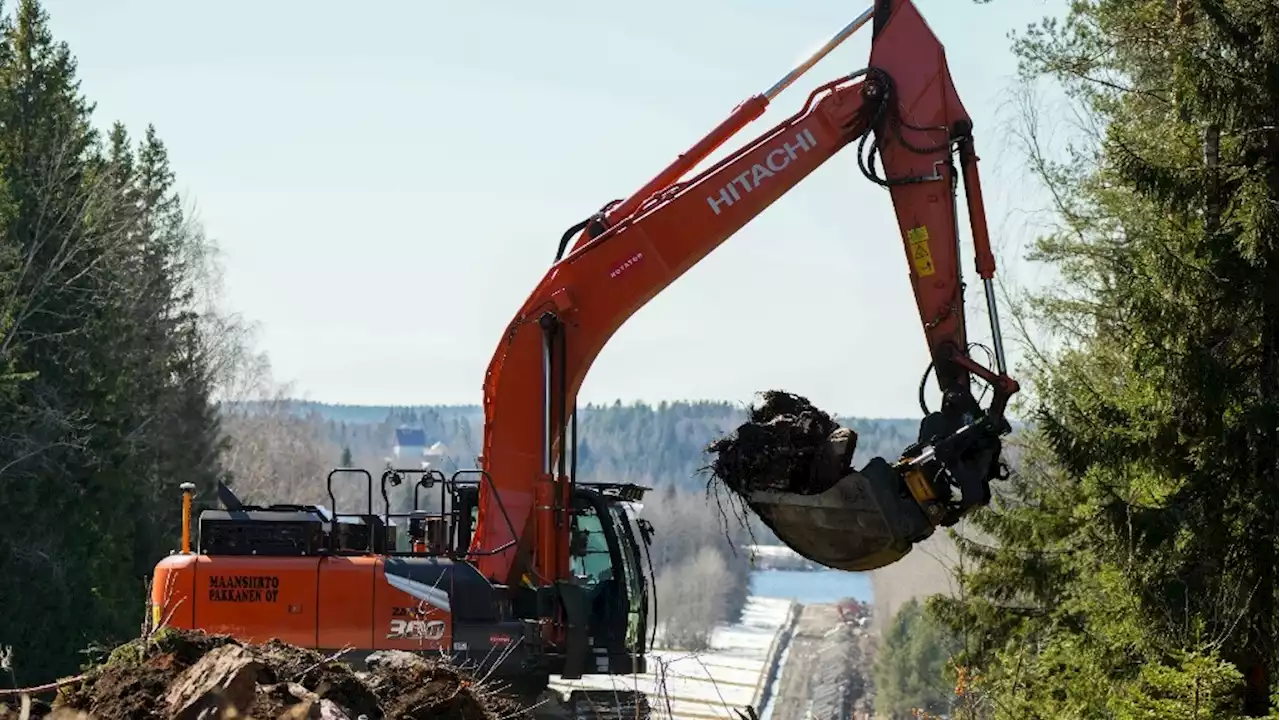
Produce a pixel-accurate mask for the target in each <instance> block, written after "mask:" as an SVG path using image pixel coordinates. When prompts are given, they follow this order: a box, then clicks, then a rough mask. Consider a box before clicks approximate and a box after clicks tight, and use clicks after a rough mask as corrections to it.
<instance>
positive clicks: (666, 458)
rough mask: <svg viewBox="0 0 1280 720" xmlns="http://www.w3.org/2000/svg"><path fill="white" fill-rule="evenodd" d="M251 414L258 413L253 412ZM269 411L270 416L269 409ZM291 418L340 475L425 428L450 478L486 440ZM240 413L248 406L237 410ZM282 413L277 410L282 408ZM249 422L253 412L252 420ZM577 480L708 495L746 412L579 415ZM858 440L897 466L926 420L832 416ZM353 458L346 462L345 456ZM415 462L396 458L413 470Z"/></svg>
mask: <svg viewBox="0 0 1280 720" xmlns="http://www.w3.org/2000/svg"><path fill="white" fill-rule="evenodd" d="M249 407H252V404H249ZM262 407H263V409H264V410H266V409H267V406H262ZM287 407H288V412H289V413H290V414H292V415H293V416H294V417H296V418H298V419H299V420H303V421H305V422H306V424H307V425H308V426H310V427H313V428H315V430H314V432H315V434H316V435H317V436H319V437H317V440H318V441H319V442H320V443H321V444H322V446H323V447H325V448H327V449H326V450H323V455H324V456H326V457H332V460H331V462H332V463H333V464H334V465H338V464H341V463H340V459H345V458H349V459H350V460H351V462H352V464H354V465H355V466H357V467H365V468H371V467H380V466H382V465H383V464H384V463H385V462H387V461H388V460H389V459H391V458H392V456H393V454H394V453H393V448H394V445H395V440H394V437H395V430H396V428H397V427H400V426H402V425H408V426H411V427H414V428H421V429H422V430H423V431H424V434H425V437H426V444H427V445H433V444H435V443H437V442H439V443H441V444H443V445H444V446H445V448H446V449H447V450H446V459H445V461H444V463H443V467H442V468H441V469H443V470H445V471H446V472H452V471H454V470H459V469H466V468H474V467H475V466H476V462H475V458H476V457H477V456H478V455H479V454H480V447H481V444H482V441H483V434H484V413H483V409H482V408H481V406H480V405H413V406H407V405H406V406H400V407H394V406H392V407H388V406H385V405H384V406H374V405H341V404H332V403H323V402H315V401H309V400H294V401H289V402H288V404H287ZM238 409H240V410H241V411H243V410H245V409H246V405H240V406H239V408H238ZM276 409H277V410H278V409H279V406H278V405H277V406H276ZM250 413H251V414H252V410H250ZM579 413H580V414H579V418H578V432H579V440H578V474H579V478H580V479H581V480H583V481H587V482H620V481H626V482H639V483H643V484H646V485H649V486H651V487H662V486H665V485H675V486H677V487H684V488H689V489H693V488H697V487H703V486H705V484H706V480H707V476H706V474H705V473H704V472H703V471H702V469H703V468H704V467H705V466H706V465H707V464H708V462H709V461H710V459H711V458H710V456H709V455H707V453H706V452H705V449H706V447H707V445H708V444H710V443H711V442H712V441H714V440H715V439H717V438H719V437H721V436H723V435H725V434H727V433H730V432H732V431H733V430H735V429H736V428H737V427H738V426H739V425H740V424H742V423H743V422H744V421H745V420H746V417H747V407H746V405H745V404H743V403H731V402H726V401H712V400H702V401H675V402H659V403H657V404H656V405H652V404H648V403H644V402H631V403H629V404H624V403H623V402H621V401H616V402H614V403H612V404H589V405H584V406H582V407H580V408H579ZM835 419H836V421H837V422H838V423H840V424H841V425H844V426H845V427H849V428H851V429H853V430H854V431H855V432H857V433H858V445H857V450H856V452H855V455H854V462H855V464H856V465H857V466H861V465H863V464H865V463H866V462H867V461H869V460H870V459H872V458H873V457H884V458H896V457H898V455H899V454H900V453H901V452H902V451H903V450H904V449H905V448H906V447H907V446H908V445H910V444H912V443H913V442H915V441H916V437H917V433H918V430H919V425H920V420H919V418H858V417H843V416H839V415H837V416H835ZM348 453H349V454H348ZM416 460H417V458H412V457H401V458H397V459H396V461H397V464H403V465H402V466H407V465H408V464H415V465H416V462H415V461H416Z"/></svg>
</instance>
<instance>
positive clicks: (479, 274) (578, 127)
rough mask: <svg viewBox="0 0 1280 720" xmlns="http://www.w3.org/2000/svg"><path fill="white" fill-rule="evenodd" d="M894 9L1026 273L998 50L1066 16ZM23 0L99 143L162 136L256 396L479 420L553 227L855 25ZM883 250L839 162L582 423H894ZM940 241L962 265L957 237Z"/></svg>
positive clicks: (900, 400) (419, 8)
mask: <svg viewBox="0 0 1280 720" xmlns="http://www.w3.org/2000/svg"><path fill="white" fill-rule="evenodd" d="M916 4H917V6H918V7H919V8H920V10H921V12H922V13H923V14H924V16H925V18H926V20H927V21H928V23H929V25H930V27H931V28H932V29H933V31H934V32H935V34H937V35H938V37H939V38H940V40H941V41H942V43H943V45H944V46H945V48H946V52H947V59H948V62H949V64H950V67H951V73H952V77H953V78H954V81H955V83H956V86H957V88H958V91H959V93H960V96H961V98H962V100H963V102H964V103H965V105H966V107H967V108H968V110H969V113H970V115H971V116H972V117H973V119H974V123H975V130H974V134H975V139H976V143H977V147H978V154H979V156H980V157H981V158H982V163H981V165H980V167H981V170H982V173H983V183H984V194H985V196H986V200H987V206H988V218H989V222H990V224H991V228H992V233H993V236H994V240H995V243H996V244H997V245H998V247H999V251H998V253H999V254H998V259H999V260H1000V261H1001V262H1002V263H1004V265H1003V266H1002V267H1001V269H1000V272H1001V273H1003V274H1005V275H1009V276H1010V277H1012V278H1014V279H1015V280H1025V279H1026V278H1024V277H1020V276H1019V273H1021V272H1024V269H1023V264H1024V263H1023V261H1021V260H1019V259H1018V258H1017V248H1018V247H1019V246H1021V245H1023V244H1025V243H1026V241H1027V240H1028V239H1029V231H1028V229H1027V227H1026V223H1025V222H1024V221H1023V220H1019V218H1023V217H1025V216H1026V214H1027V213H1028V212H1029V211H1030V210H1032V209H1033V207H1032V206H1034V205H1036V203H1037V202H1038V201H1037V200H1036V198H1034V197H1031V196H1030V195H1029V194H1028V191H1027V185H1028V180H1027V178H1026V175H1025V172H1023V170H1022V168H1021V164H1020V158H1019V156H1018V153H1017V152H1016V151H1015V150H1014V148H1013V147H1012V146H1011V143H1010V141H1009V140H1008V137H1007V135H1008V133H1007V129H1006V128H1007V123H1008V118H1007V110H1008V98H1009V93H1010V91H1011V88H1012V86H1013V83H1014V81H1015V77H1014V74H1015V70H1016V61H1015V58H1014V57H1013V55H1012V53H1011V52H1010V41H1009V39H1008V37H1007V34H1008V33H1009V31H1011V30H1020V29H1023V28H1025V27H1026V26H1027V24H1028V23H1032V22H1036V21H1038V20H1039V19H1040V18H1041V17H1044V16H1046V15H1060V14H1061V12H1062V8H1063V6H1064V5H1065V2H1064V0H994V2H992V3H990V4H982V5H980V4H975V3H974V2H972V1H971V0H916ZM45 7H46V10H47V11H48V12H49V14H50V17H51V23H52V26H53V31H54V33H55V36H56V37H57V38H58V39H60V40H64V41H66V42H67V43H68V44H69V45H70V46H71V50H72V52H73V54H74V55H75V56H76V57H77V59H78V62H79V75H80V78H81V82H82V85H81V88H82V91H83V92H84V93H85V94H86V95H87V96H88V97H89V98H90V100H91V101H93V102H95V103H96V112H95V118H96V121H97V123H98V124H99V125H100V126H102V127H106V126H108V125H109V124H110V123H111V122H114V121H117V120H119V121H122V122H124V123H125V124H126V125H127V126H128V127H129V128H130V129H131V131H132V132H133V133H134V134H135V135H136V136H140V135H141V133H142V131H143V129H144V128H145V127H146V125H147V124H148V123H152V124H154V125H155V126H156V129H157V131H158V133H159V135H160V137H161V138H162V140H163V141H164V142H165V143H166V145H167V146H168V148H169V152H170V158H171V161H172V163H173V166H174V169H175V171H176V173H177V177H178V186H179V190H180V191H181V192H182V193H183V194H184V197H185V198H186V200H187V202H188V203H192V204H194V206H195V208H196V212H197V218H198V219H199V221H200V222H201V224H202V225H203V227H204V229H205V231H206V233H207V234H208V235H209V236H210V237H211V238H212V239H213V240H214V241H215V242H216V243H217V244H218V245H219V247H220V249H221V253H222V258H221V262H222V266H223V271H224V278H223V281H224V283H225V297H226V301H227V303H228V305H229V307H230V308H231V309H233V310H235V311H236V312H239V313H242V314H243V315H244V316H245V317H246V318H248V319H249V320H252V321H253V322H255V323H256V324H257V325H258V328H259V330H258V334H257V343H258V348H259V349H260V350H264V351H265V352H266V353H268V355H269V357H270V360H271V364H272V368H273V372H274V375H275V377H276V379H277V380H280V381H287V382H292V383H293V385H294V387H295V389H296V391H297V393H298V394H299V395H302V396H305V397H307V398H310V399H314V400H321V401H325V402H335V403H353V404H377V405H389V404H394V405H410V404H429V403H450V404H452V403H478V402H479V401H480V399H481V390H482V382H483V376H484V371H485V367H486V366H487V364H488V362H489V358H490V356H491V355H492V353H493V351H494V349H495V347H496V345H497V342H498V340H499V338H500V336H501V333H502V331H503V330H504V328H505V327H506V325H507V323H508V322H509V321H510V320H511V318H512V316H513V315H514V313H515V312H516V310H517V309H518V308H519V306H520V305H521V304H522V303H523V301H524V299H525V297H526V296H527V295H528V293H529V292H530V291H531V290H532V289H533V287H534V286H535V285H536V283H537V282H538V281H539V279H540V278H541V277H542V275H543V274H544V273H545V272H546V270H547V268H548V267H549V264H550V262H551V260H552V259H553V257H554V254H555V248H556V245H557V243H558V240H559V238H560V235H561V234H562V233H563V231H564V230H565V229H566V228H567V227H568V226H570V225H572V224H574V223H576V222H578V221H579V220H581V219H582V218H584V217H586V216H588V215H590V214H591V213H593V212H594V211H596V210H597V209H598V208H599V207H600V206H601V205H603V204H604V203H605V202H607V201H609V200H612V199H614V198H619V197H624V196H627V195H629V194H631V192H632V191H634V190H636V189H638V188H639V187H640V186H641V185H642V184H643V183H644V182H646V181H647V180H648V179H649V178H650V177H652V176H653V175H654V174H656V173H657V171H658V170H660V169H661V168H662V167H664V166H665V165H666V164H668V163H669V162H670V161H671V160H672V159H674V157H675V156H676V155H678V154H679V153H681V152H683V151H684V150H685V149H686V148H688V147H689V146H690V145H692V144H693V143H694V142H696V141H697V140H698V139H699V138H700V137H702V136H703V135H704V134H705V133H706V132H707V131H709V130H710V129H711V128H712V127H714V126H715V125H716V124H717V123H719V122H720V121H721V120H723V119H724V118H725V117H726V116H727V115H728V114H729V113H730V112H731V111H732V110H733V108H734V107H735V106H736V105H737V104H738V103H740V102H741V101H742V100H744V99H746V98H747V97H749V96H751V95H753V94H755V93H759V92H762V91H763V90H764V89H765V88H767V87H769V86H770V85H772V84H773V83H774V81H776V80H777V79H778V78H780V77H781V76H782V75H784V74H785V73H786V72H787V71H788V70H789V69H790V68H791V67H792V66H793V65H794V64H795V63H796V62H797V61H798V60H799V59H801V58H802V57H804V56H805V55H807V54H808V51H810V50H812V49H814V48H816V47H817V46H818V45H820V44H821V43H822V42H824V41H825V40H826V39H827V38H828V37H829V36H830V35H831V34H832V33H834V32H836V31H837V30H839V29H840V28H841V27H842V26H844V25H845V24H846V23H847V22H848V21H849V20H851V19H852V18H853V17H855V16H856V15H857V14H858V13H859V12H860V11H861V10H863V9H864V7H863V6H862V5H861V4H858V3H847V2H834V1H833V0H786V1H783V0H774V1H773V2H762V1H760V0H738V1H736V2H730V1H729V0H699V1H698V2H690V1H688V0H684V1H681V2H677V1H676V0H655V1H650V2H645V3H643V4H640V3H622V2H607V3H605V2H594V3H589V2H586V0H574V1H570V0H558V1H556V2H545V3H527V2H516V1H515V0H493V1H491V2H483V3H481V2H439V1H436V2H429V1H426V0H416V1H412V0H384V1H383V2H379V3H371V4H370V5H368V6H365V7H366V8H374V7H376V11H370V10H368V9H366V10H365V11H358V10H356V9H355V8H356V6H355V5H354V4H352V3H337V2H332V1H331V0H306V1H305V2H303V1H302V0H272V1H271V2H260V1H259V2H252V3H251V2H248V1H247V0H224V1H223V2H219V3H193V2H173V0H94V1H93V2H84V1H83V0H46V2H45ZM869 52H870V28H865V29H864V30H863V31H862V32H860V33H859V34H858V35H856V36H855V37H854V38H852V39H851V40H850V41H849V42H847V43H845V44H844V45H843V46H841V47H840V48H839V49H837V50H836V51H835V52H834V53H832V54H831V55H829V56H828V57H827V58H826V59H825V60H823V61H822V62H820V63H819V64H818V65H816V66H815V67H814V68H813V69H812V70H811V71H810V72H809V73H808V74H807V75H806V76H805V77H803V78H802V79H801V80H800V81H799V82H797V83H796V84H795V85H794V86H792V87H791V88H790V89H789V90H787V91H786V92H784V93H783V94H782V95H780V96H779V97H777V98H776V99H775V100H774V102H773V104H772V105H771V107H770V111H769V112H768V113H767V114H766V115H765V116H764V117H763V118H761V119H760V120H757V121H756V122H755V123H754V124H752V125H751V126H748V128H747V129H746V130H744V131H743V132H742V133H741V134H740V135H739V136H737V137H736V138H735V139H734V140H733V141H731V142H730V143H729V144H728V147H726V148H725V151H724V152H728V151H729V150H731V149H733V148H737V147H740V146H742V145H744V144H746V143H747V142H748V141H749V139H750V138H752V137H755V136H757V135H759V134H761V133H763V132H764V131H765V130H767V129H769V128H770V127H772V126H773V125H774V124H776V123H778V122H780V121H781V120H783V119H784V118H786V117H788V116H789V115H791V114H792V113H794V112H795V111H796V110H798V109H799V108H800V106H801V104H802V103H803V101H804V98H805V97H806V96H807V95H808V94H809V92H810V91H811V90H812V89H813V88H814V87H816V86H818V85H820V84H823V83H825V82H827V81H829V80H831V79H834V78H836V77H839V76H841V75H843V74H846V73H848V72H850V71H852V70H855V69H858V68H861V67H863V66H864V65H865V64H866V62H867V58H868V53H869ZM716 157H717V158H718V157H719V155H717V156H716ZM1032 195H1033V194H1032ZM961 223H962V228H966V227H967V220H966V219H965V218H963V217H962V220H961ZM898 237H899V236H898V229H897V227H896V222H895V220H894V215H893V206H892V203H891V202H890V201H889V198H888V195H887V193H886V192H885V191H884V190H883V189H881V188H879V187H877V186H875V185H873V184H872V183H871V182H870V181H868V180H866V179H865V178H863V177H862V175H861V174H860V172H859V171H858V169H857V166H856V157H855V151H854V148H852V147H849V148H847V149H846V150H845V151H844V152H842V153H840V154H838V155H837V156H836V157H834V158H833V159H831V160H830V161H828V163H827V164H826V165H824V166H823V167H821V168H819V170H818V171H817V172H815V173H814V174H813V175H811V176H810V177H809V178H808V179H806V180H805V181H804V182H802V183H801V184H800V185H799V186H797V187H796V188H795V189H794V190H793V191H792V192H791V193H789V194H788V195H786V196H784V197H783V198H782V199H781V200H779V201H778V202H777V203H775V204H774V205H773V206H772V207H770V208H769V209H768V210H767V211H765V212H764V213H762V214H761V215H760V216H758V217H757V218H756V219H755V220H754V221H753V222H752V223H751V224H749V225H748V226H747V227H746V228H744V229H743V230H742V231H740V232H739V233H738V234H737V235H735V236H734V237H732V238H730V239H729V240H728V241H727V242H726V243H725V244H724V245H722V246H721V247H720V248H719V249H718V250H716V251H715V252H713V253H712V254H711V255H710V256H709V257H707V258H706V259H705V260H703V261H702V263H701V264H700V265H698V266H696V267H694V268H693V269H692V270H691V271H689V272H688V273H686V274H685V275H684V276H683V277H681V278H680V279H679V280H677V281H676V283H675V284H674V285H672V286H671V287H669V288H668V289H667V290H666V291H664V292H663V293H662V294H660V295H659V296H658V297H657V298H655V299H654V300H653V301H651V302H650V303H649V304H648V305H647V306H646V307H645V308H643V309H642V310H641V311H640V312H639V313H637V314H636V316H635V317H633V318H632V319H631V320H630V321H629V323H628V324H627V325H625V326H624V327H623V328H622V329H621V330H620V331H619V332H618V333H617V334H616V335H615V336H614V338H613V340H612V341H611V342H610V344H609V345H608V346H607V347H606V348H605V350H604V352H603V353H601V355H600V357H599V359H598V360H597V361H596V363H595V365H594V366H593V368H592V370H591V372H590V374H589V375H588V377H587V379H586V382H585V384H584V386H583V388H582V392H581V394H580V397H579V400H580V402H595V403H601V402H610V403H611V402H612V401H613V400H614V399H621V400H622V401H623V402H630V401H633V400H643V401H647V402H657V401H660V400H678V399H715V400H729V401H732V402H741V403H746V402H750V401H751V399H752V395H753V393H755V392H758V391H761V390H764V389H769V388H780V389H785V390H789V391H792V392H797V393H800V394H803V395H806V396H808V397H809V398H810V399H811V400H813V401H814V402H815V403H816V404H818V405H819V406H821V407H823V408H824V409H827V410H829V411H832V412H839V413H842V414H850V415H858V416H863V417H911V416H917V415H918V414H919V409H918V405H917V402H916V388H917V384H918V382H919V379H920V376H921V374H922V373H923V372H924V370H925V367H926V365H927V364H928V355H927V352H926V348H925V344H924V336H923V333H922V331H921V328H920V324H919V320H918V317H917V315H916V309H915V305H914V301H913V299H912V296H911V293H910V287H909V284H908V279H907V265H906V259H905V257H904V256H903V254H902V249H901V245H900V241H899V239H898ZM962 242H963V243H965V245H964V252H963V261H964V263H965V265H966V267H967V268H968V269H969V271H970V273H971V272H972V251H971V249H970V247H971V246H969V245H968V242H969V238H968V234H967V230H964V229H962ZM1026 272H1030V271H1026ZM966 299H967V301H968V302H969V322H970V327H971V338H972V339H975V340H983V339H986V338H989V336H990V332H989V330H988V329H987V320H986V315H985V312H983V311H982V306H981V305H980V304H979V301H980V300H981V286H980V285H979V284H978V282H977V278H976V276H973V275H971V276H970V284H969V291H968V293H967V298H966ZM1008 334H1009V331H1008V329H1007V327H1006V335H1008ZM1011 350H1013V348H1011ZM1011 355H1014V356H1015V357H1011V360H1016V353H1011ZM930 387H931V388H932V387H933V385H932V384H931V385H930Z"/></svg>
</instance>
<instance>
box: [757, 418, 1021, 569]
mask: <svg viewBox="0 0 1280 720" xmlns="http://www.w3.org/2000/svg"><path fill="white" fill-rule="evenodd" d="M936 415H937V414H935V415H931V416H930V417H927V418H925V420H924V421H923V422H922V423H921V435H922V436H924V437H925V438H926V440H925V441H923V442H917V443H915V444H913V445H912V446H911V447H909V448H907V452H905V453H904V454H903V457H902V458H901V459H899V460H898V461H897V462H894V463H890V462H888V461H886V460H884V459H883V458H874V459H873V460H871V461H870V462H868V463H867V464H866V465H865V466H864V467H863V468H862V469H861V470H853V469H852V468H851V467H848V466H846V467H844V468H842V471H843V473H844V474H843V476H841V477H840V479H839V480H837V481H836V482H835V483H833V484H831V485H830V486H829V487H827V488H826V489H825V490H823V491H822V492H818V493H813V494H803V493H794V492H779V491H766V490H759V491H755V492H752V493H751V494H750V495H749V496H748V497H747V498H746V501H747V505H748V507H749V508H750V509H751V510H752V511H753V512H754V513H755V514H756V515H757V516H759V517H760V519H761V520H762V521H763V522H764V523H765V525H767V526H768V527H769V529H771V530H773V532H774V534H776V535H777V536H778V539H780V540H782V541H783V542H784V543H786V544H787V545H788V546H789V547H791V549H793V550H795V551H796V552H797V553H799V554H800V555H802V556H804V557H806V558H808V559H810V560H812V561H814V562H816V563H819V564H821V565H825V566H827V567H830V568H834V569H837V570H851V571H857V572H864V571H867V570H875V569H876V568H880V567H884V566H886V565H890V564H892V563H894V562H897V561H898V560H900V559H902V558H903V557H904V556H905V555H906V554H907V553H909V552H911V548H912V546H913V545H915V544H916V543H918V542H921V541H923V540H926V539H928V538H929V537H930V536H931V535H933V532H934V530H935V529H936V528H937V527H949V526H951V525H954V524H955V523H956V522H957V521H958V520H959V519H960V518H962V517H963V516H964V515H966V514H967V513H968V512H969V511H970V510H971V509H973V508H975V507H979V506H982V505H985V504H987V502H989V501H990V485H989V483H990V481H991V480H992V479H994V478H995V477H998V473H999V457H1000V445H1001V443H1000V432H999V431H998V428H996V427H995V426H994V425H993V424H992V423H991V422H990V421H989V420H988V419H987V418H986V417H985V416H983V417H981V418H980V419H978V420H977V421H975V422H973V423H971V424H969V425H967V426H965V427H964V428H961V429H960V430H959V431H958V432H955V433H952V434H949V435H946V436H943V437H940V438H939V439H937V440H928V438H930V437H931V436H930V435H928V433H929V432H930V430H931V426H935V427H936V422H937V418H936ZM934 437H936V436H934ZM855 442H856V436H854V435H853V433H851V432H846V433H845V434H844V435H843V436H842V435H841V433H833V434H832V438H831V439H830V440H829V441H828V443H829V444H830V445H833V446H835V447H833V448H832V449H831V450H830V451H829V452H828V453H826V455H828V456H830V455H831V454H835V455H837V456H840V457H845V458H852V455H853V453H852V447H849V446H848V444H852V443H855ZM956 490H959V493H960V496H959V497H958V498H957V497H956V496H955V495H956V492H955V491H956Z"/></svg>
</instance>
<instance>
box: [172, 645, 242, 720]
mask: <svg viewBox="0 0 1280 720" xmlns="http://www.w3.org/2000/svg"><path fill="white" fill-rule="evenodd" d="M261 670H262V663H261V662H259V661H258V659H257V658H255V657H254V655H253V653H252V652H250V651H248V650H246V649H245V648H243V647H240V646H239V645H223V646H221V647H218V648H214V649H213V650H212V651H210V652H209V653H208V654H207V655H205V656H204V657H202V658H200V660H199V661H198V662H196V664H195V665H192V666H191V667H189V668H187V669H186V670H185V671H184V672H183V673H182V674H181V675H179V676H178V679H177V680H176V681H175V682H174V683H173V685H171V686H169V690H168V692H167V693H165V698H164V700H165V704H166V705H167V706H168V707H169V711H170V714H171V716H172V717H173V718H175V720H199V719H200V718H204V717H207V716H208V713H210V711H216V713H217V714H216V715H213V717H218V716H220V715H222V714H224V713H225V712H226V710H227V708H234V709H235V711H236V713H237V714H238V715H245V714H246V712H247V711H248V709H249V708H250V707H252V705H253V700H254V696H255V694H256V692H255V691H256V690H257V682H258V673H259V672H260V671H261Z"/></svg>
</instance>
